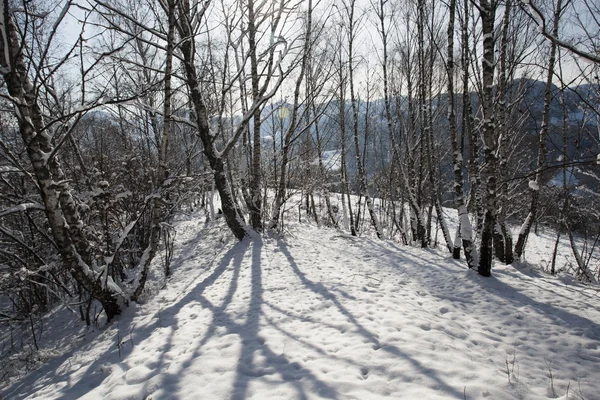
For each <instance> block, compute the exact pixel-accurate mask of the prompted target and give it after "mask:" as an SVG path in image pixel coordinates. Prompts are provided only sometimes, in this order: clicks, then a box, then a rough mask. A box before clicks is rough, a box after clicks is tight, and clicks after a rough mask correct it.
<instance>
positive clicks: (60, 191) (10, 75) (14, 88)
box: [0, 0, 121, 321]
mask: <svg viewBox="0 0 600 400" xmlns="http://www.w3.org/2000/svg"><path fill="white" fill-rule="evenodd" d="M0 5H1V6H2V7H1V9H0V19H1V24H0V25H1V27H2V32H1V36H2V38H0V70H1V73H2V77H3V78H4V81H5V83H6V87H7V90H8V93H9V94H10V96H11V97H12V101H13V104H14V106H15V114H16V117H17V120H18V124H19V132H20V134H21V137H22V139H23V143H24V145H25V147H26V150H27V155H28V158H29V160H30V162H31V165H32V167H33V171H34V175H35V178H36V181H37V183H38V187H39V191H40V195H41V197H42V200H43V204H44V208H45V213H46V218H47V221H48V224H49V225H50V230H51V232H52V237H53V239H54V242H55V243H56V245H57V247H58V251H59V253H60V255H61V258H62V261H63V263H64V264H65V265H66V266H67V267H68V268H69V271H70V273H71V275H72V276H73V278H74V279H75V280H76V281H77V283H78V284H79V285H81V287H83V288H84V289H85V290H86V291H87V292H89V294H90V296H91V297H92V298H95V299H97V300H98V301H99V302H100V303H101V304H102V307H103V308H104V312H105V313H106V317H107V320H108V321H111V320H112V319H113V318H114V317H115V316H117V315H119V314H120V313H121V306H120V304H119V301H118V296H119V295H120V294H121V292H120V289H118V287H117V286H116V285H115V284H114V283H113V282H112V279H109V276H108V271H107V270H106V269H105V270H104V271H95V270H94V268H93V265H92V264H91V262H92V254H90V253H91V251H90V246H89V242H88V241H87V239H86V237H85V235H84V233H83V228H84V225H83V221H82V220H81V218H80V216H79V212H78V211H77V207H76V204H75V201H74V199H73V196H72V189H71V186H70V185H69V183H68V180H66V178H65V175H64V173H63V171H62V168H61V165H60V162H59V160H58V156H57V155H56V154H55V147H54V144H53V142H52V136H51V131H50V130H49V129H48V127H47V126H46V125H45V122H44V117H43V115H42V111H41V109H40V106H39V104H38V103H37V89H36V87H34V85H33V83H32V81H31V80H30V78H29V76H28V68H27V65H26V63H25V58H24V54H23V45H24V43H22V41H21V38H20V37H19V34H18V29H17V26H16V24H15V22H14V20H13V18H12V15H11V10H10V5H9V2H8V0H3V1H2V2H1V3H0ZM104 274H106V276H104Z"/></svg>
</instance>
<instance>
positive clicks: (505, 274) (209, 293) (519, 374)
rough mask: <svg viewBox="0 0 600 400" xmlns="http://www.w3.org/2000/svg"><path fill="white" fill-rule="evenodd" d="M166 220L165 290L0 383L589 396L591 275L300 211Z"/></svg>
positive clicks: (597, 323) (121, 391) (289, 394)
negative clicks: (281, 221)
mask: <svg viewBox="0 0 600 400" xmlns="http://www.w3.org/2000/svg"><path fill="white" fill-rule="evenodd" d="M176 228H177V244H176V249H175V255H174V266H173V268H174V271H173V275H172V277H171V278H170V279H169V282H168V284H167V286H166V287H165V288H164V289H163V290H162V291H160V292H159V293H158V294H157V295H156V296H155V297H154V298H152V299H151V300H149V301H148V302H147V303H145V304H140V305H133V306H131V307H130V308H129V309H128V310H127V311H126V313H125V314H124V315H122V316H121V317H120V318H119V320H117V321H115V322H114V323H113V324H111V325H110V326H108V327H106V328H105V329H103V330H101V331H100V332H99V333H97V334H95V336H94V335H91V336H90V334H89V333H88V336H82V334H79V335H78V336H76V337H74V338H73V340H74V341H77V343H76V344H75V345H73V346H71V347H72V349H70V350H69V351H67V352H66V353H65V354H63V355H62V356H60V357H57V358H55V359H52V360H50V361H49V362H48V363H47V364H46V365H45V366H43V367H41V368H40V369H38V370H36V371H33V372H31V373H30V374H29V375H27V376H25V377H22V378H21V379H19V380H17V381H15V382H14V383H13V384H12V385H11V386H9V387H8V388H5V389H4V390H3V391H2V392H1V393H0V396H2V397H3V398H7V399H23V398H43V399H59V398H60V399H77V398H83V399H122V400H125V399H153V400H157V399H208V400H212V399H215V400H217V399H240V400H241V399H322V398H331V399H369V400H370V399H517V398H522V399H547V398H563V399H566V398H567V394H568V398H569V399H587V400H594V399H596V400H597V399H600V309H599V307H598V305H599V304H600V295H599V293H598V288H597V287H594V286H583V285H580V284H578V283H576V282H574V281H565V280H564V279H563V280H561V279H559V278H555V277H550V276H545V275H538V274H537V273H535V272H533V271H532V270H531V269H530V268H529V267H525V266H522V267H516V268H515V267H512V266H501V265H496V266H495V268H494V270H493V276H492V277H491V278H483V277H480V276H479V275H477V273H476V272H474V271H467V270H466V268H465V263H464V261H455V260H452V259H451V258H450V257H449V255H448V254H447V253H445V252H442V251H441V250H440V251H438V250H421V249H417V248H413V247H409V246H402V245H399V244H396V243H394V242H391V241H379V240H376V239H373V238H366V237H361V238H355V237H351V236H349V235H347V234H345V233H341V232H339V231H336V230H333V229H323V228H321V229H319V228H316V227H315V226H313V225H311V224H308V223H305V224H299V223H292V224H290V223H287V225H286V233H285V236H284V237H283V238H275V237H265V238H262V239H255V240H245V241H243V242H241V243H236V242H235V241H233V240H232V239H231V236H230V235H229V234H228V233H227V231H226V228H225V226H224V224H223V222H222V221H217V222H215V223H209V224H204V220H203V219H202V218H200V217H197V218H192V217H189V218H186V219H185V220H182V221H180V222H178V223H177V226H176ZM542 239H543V238H542V237H541V236H536V235H532V238H531V239H530V245H531V247H530V248H529V250H528V254H527V259H528V260H529V261H532V262H533V261H535V262H537V263H538V264H539V263H543V261H542V253H544V252H548V249H547V247H549V246H550V245H551V243H552V240H553V238H552V235H548V240H546V241H545V242H544V243H546V242H547V244H544V243H542V242H541V240H542ZM536 240H537V241H539V243H537V242H536ZM534 242H535V243H534ZM532 243H533V244H532ZM538 249H539V251H540V252H539V253H538V252H537V251H538ZM545 257H548V256H545ZM157 262H158V261H157ZM71 319H72V318H71ZM49 329H50V328H48V329H47V331H46V333H45V334H46V335H50V336H51V335H52V333H51V330H49ZM72 329H81V327H79V328H72ZM60 335H61V337H55V338H52V339H53V340H55V342H54V343H63V342H60V341H59V340H63V341H64V337H65V336H66V335H67V333H65V332H64V331H63V332H61V333H60ZM86 338H87V340H85V339H86ZM48 343H53V342H52V341H51V340H50V341H49V342H48ZM62 345H63V346H66V347H65V348H67V347H68V346H67V345H66V344H64V343H63V344H62ZM56 352H57V354H58V353H60V349H56Z"/></svg>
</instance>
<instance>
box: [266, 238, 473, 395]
mask: <svg viewBox="0 0 600 400" xmlns="http://www.w3.org/2000/svg"><path fill="white" fill-rule="evenodd" d="M277 244H278V247H279V249H280V251H281V253H282V254H283V255H284V256H285V257H286V259H287V261H288V263H289V264H290V267H291V268H292V270H293V271H294V273H295V274H296V275H297V276H298V278H300V281H301V282H302V283H303V284H304V285H305V286H306V287H307V288H308V289H310V290H311V291H313V292H314V293H316V294H318V295H320V296H321V297H323V298H324V299H327V300H331V301H332V302H333V304H335V306H336V307H337V309H338V311H339V312H340V313H341V314H342V315H344V316H345V317H346V318H347V319H348V320H349V321H350V322H351V323H352V324H353V325H354V326H355V328H356V330H357V331H358V333H359V334H360V335H361V336H363V337H364V338H366V339H368V340H369V341H370V342H372V343H373V344H374V345H375V346H376V348H377V349H381V350H383V351H386V352H388V353H390V354H392V355H394V356H396V357H398V358H403V359H405V360H406V361H408V362H410V363H411V364H412V365H413V366H414V367H415V368H416V369H417V370H418V371H419V372H421V373H422V374H423V375H424V376H427V377H429V378H430V379H432V380H433V381H435V383H436V384H437V387H438V388H439V389H440V390H443V391H444V392H446V393H447V394H449V395H452V396H453V397H455V398H461V399H462V398H463V393H462V392H460V391H458V390H457V389H456V388H453V387H452V386H450V385H449V384H448V383H446V382H445V381H444V380H442V379H441V378H440V377H439V376H437V373H436V371H435V370H433V369H430V368H427V367H425V366H424V365H423V364H421V363H420V362H419V361H418V360H415V359H414V358H412V357H410V356H409V355H408V354H406V353H405V352H403V351H402V350H400V349H399V348H398V347H396V346H393V345H389V344H386V345H385V346H380V344H379V340H378V339H377V338H376V337H375V335H373V333H371V332H370V331H369V330H368V329H367V328H365V327H364V326H363V325H362V324H361V323H360V322H359V321H358V320H357V319H356V317H354V315H353V314H352V313H351V312H350V311H348V309H346V308H345V307H344V306H343V305H342V304H341V303H340V301H339V300H338V298H337V297H336V296H335V294H333V293H331V292H330V291H329V290H328V289H327V288H326V287H325V286H324V285H323V284H321V283H318V282H317V283H315V282H313V281H311V280H310V279H309V278H307V276H306V274H305V273H304V272H302V271H301V270H300V268H299V267H298V264H297V263H296V260H295V259H294V257H293V256H292V254H291V253H290V252H289V250H288V247H287V245H286V244H285V242H284V241H283V240H279V241H278V243H277Z"/></svg>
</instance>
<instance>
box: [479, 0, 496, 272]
mask: <svg viewBox="0 0 600 400" xmlns="http://www.w3.org/2000/svg"><path fill="white" fill-rule="evenodd" d="M496 6H497V4H496V1H495V0H480V1H479V12H480V15H481V28H482V34H483V59H482V65H481V71H482V83H483V88H482V90H483V98H482V99H481V107H482V111H483V123H482V129H483V145H484V149H483V150H484V156H485V164H484V166H483V168H482V177H483V179H482V180H483V181H484V182H485V203H484V204H485V208H484V210H483V227H482V230H481V246H480V250H479V254H480V258H479V267H478V272H479V274H480V275H482V276H491V274H492V260H493V256H494V253H493V234H494V227H495V224H496V215H497V210H496V184H497V177H496V171H497V170H498V159H497V157H496V147H497V143H498V135H497V132H496V123H495V116H494V105H493V91H494V69H495V63H496V60H495V57H494V41H495V39H494V20H495V15H496Z"/></svg>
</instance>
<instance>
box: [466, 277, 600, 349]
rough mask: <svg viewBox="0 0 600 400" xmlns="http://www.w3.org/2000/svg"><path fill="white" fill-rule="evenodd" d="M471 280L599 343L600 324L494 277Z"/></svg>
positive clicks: (507, 299)
mask: <svg viewBox="0 0 600 400" xmlns="http://www.w3.org/2000/svg"><path fill="white" fill-rule="evenodd" d="M471 280H472V281H473V282H474V283H476V284H477V285H478V286H480V287H481V288H482V290H484V291H487V292H488V293H492V294H494V295H496V296H498V297H500V298H502V299H505V300H506V301H508V302H511V303H513V304H516V305H528V306H531V307H533V309H535V310H536V311H537V312H538V313H539V314H542V315H545V316H546V317H547V318H548V319H550V320H553V321H554V322H556V323H558V324H561V323H562V325H564V326H566V327H569V328H582V329H585V330H586V333H587V334H586V336H587V337H588V338H590V339H594V340H599V341H600V324H598V323H597V322H594V321H592V320H590V319H588V318H585V317H582V316H579V315H577V314H573V313H570V312H568V311H565V310H563V309H560V308H557V307H555V306H553V305H551V304H546V303H541V302H539V301H537V300H534V299H532V298H531V297H529V296H527V295H525V294H523V293H521V292H520V291H519V290H517V289H516V288H515V287H513V286H510V285H507V284H506V283H504V282H502V281H501V280H499V279H497V278H496V277H494V276H491V277H489V278H481V277H480V276H478V275H473V276H472V278H471Z"/></svg>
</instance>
